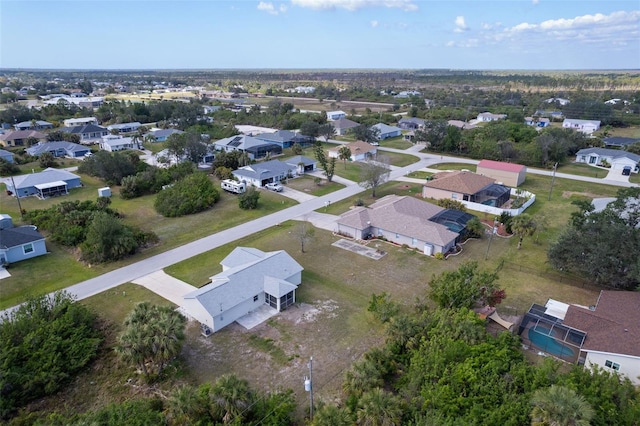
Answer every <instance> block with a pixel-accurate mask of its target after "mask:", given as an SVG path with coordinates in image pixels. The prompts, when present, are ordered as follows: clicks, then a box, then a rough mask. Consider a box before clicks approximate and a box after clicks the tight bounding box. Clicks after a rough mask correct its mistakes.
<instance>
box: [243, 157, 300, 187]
mask: <svg viewBox="0 0 640 426" xmlns="http://www.w3.org/2000/svg"><path fill="white" fill-rule="evenodd" d="M297 170H298V165H297V164H288V163H285V162H283V161H280V160H270V161H265V162H263V163H255V164H251V165H248V166H243V167H240V168H239V169H237V170H234V171H233V172H232V173H233V176H234V177H235V178H236V179H237V180H238V181H240V182H245V183H246V184H247V185H253V186H255V187H258V188H262V187H263V186H265V185H266V184H268V183H271V182H280V181H281V180H284V179H286V178H288V177H295V176H296V175H297Z"/></svg>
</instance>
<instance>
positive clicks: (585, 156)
mask: <svg viewBox="0 0 640 426" xmlns="http://www.w3.org/2000/svg"><path fill="white" fill-rule="evenodd" d="M576 163H586V164H589V165H592V166H602V165H603V164H605V163H607V164H609V165H610V166H611V169H613V170H622V169H624V168H625V167H631V170H632V171H633V172H636V173H637V172H638V163H640V155H638V154H634V153H632V152H627V151H622V150H619V149H607V148H585V149H581V150H580V151H578V152H576Z"/></svg>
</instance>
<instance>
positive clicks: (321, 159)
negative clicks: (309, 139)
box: [314, 143, 336, 182]
mask: <svg viewBox="0 0 640 426" xmlns="http://www.w3.org/2000/svg"><path fill="white" fill-rule="evenodd" d="M314 152H315V155H316V160H318V163H320V167H321V168H322V170H324V175H325V176H326V177H327V181H329V182H331V180H332V179H333V173H334V171H335V169H336V158H335V157H331V158H329V159H327V156H326V155H325V153H324V149H323V148H322V145H320V144H319V143H318V144H316V146H315V150H314Z"/></svg>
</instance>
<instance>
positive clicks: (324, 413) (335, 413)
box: [311, 405, 353, 426]
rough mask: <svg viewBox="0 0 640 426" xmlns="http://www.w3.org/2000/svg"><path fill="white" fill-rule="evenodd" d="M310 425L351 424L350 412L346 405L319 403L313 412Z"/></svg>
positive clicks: (331, 425) (343, 425)
mask: <svg viewBox="0 0 640 426" xmlns="http://www.w3.org/2000/svg"><path fill="white" fill-rule="evenodd" d="M311 425H312V426H353V419H352V418H351V413H350V412H349V410H348V409H347V408H346V407H338V406H336V405H320V406H319V407H318V408H317V410H316V411H315V413H314V414H313V422H311Z"/></svg>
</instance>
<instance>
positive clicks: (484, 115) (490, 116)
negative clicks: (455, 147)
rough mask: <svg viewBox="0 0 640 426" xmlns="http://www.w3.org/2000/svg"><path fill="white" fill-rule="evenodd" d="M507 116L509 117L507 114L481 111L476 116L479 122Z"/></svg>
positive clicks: (501, 118) (502, 118)
mask: <svg viewBox="0 0 640 426" xmlns="http://www.w3.org/2000/svg"><path fill="white" fill-rule="evenodd" d="M505 118H507V114H493V113H491V112H481V113H480V114H478V116H477V117H476V120H478V121H479V122H488V121H497V120H504V119H505Z"/></svg>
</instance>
